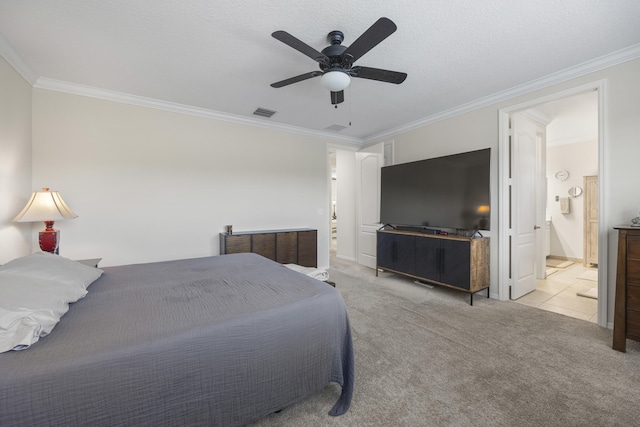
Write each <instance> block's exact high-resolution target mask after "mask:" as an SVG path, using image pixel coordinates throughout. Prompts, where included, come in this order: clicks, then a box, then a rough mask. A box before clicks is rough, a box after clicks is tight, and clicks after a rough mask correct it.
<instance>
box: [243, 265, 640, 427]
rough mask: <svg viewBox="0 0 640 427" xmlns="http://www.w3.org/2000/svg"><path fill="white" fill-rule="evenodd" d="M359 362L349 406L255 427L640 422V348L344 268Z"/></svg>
mask: <svg viewBox="0 0 640 427" xmlns="http://www.w3.org/2000/svg"><path fill="white" fill-rule="evenodd" d="M330 278H331V280H332V281H335V282H336V286H337V287H336V289H338V290H339V291H340V292H341V293H342V295H343V298H344V300H345V303H346V305H347V309H348V311H349V318H350V321H351V327H352V334H353V343H354V348H355V358H356V360H355V361H356V382H355V390H354V396H353V402H352V404H351V408H350V409H349V411H348V412H347V413H346V414H344V415H342V416H340V417H331V416H329V415H327V413H328V412H329V410H330V409H331V407H332V405H333V404H334V403H335V401H336V400H337V398H338V396H339V390H340V387H339V386H337V385H330V386H328V387H326V388H325V389H324V390H322V391H320V392H319V393H317V394H316V395H314V396H312V397H311V398H309V399H306V400H304V401H302V402H299V403H297V404H295V405H293V406H291V407H289V408H285V409H284V410H283V411H281V412H280V413H278V414H272V415H270V416H268V417H266V418H264V419H262V420H260V421H258V422H257V423H255V424H254V425H255V426H278V427H280V426H296V427H298V426H314V427H315V426H336V427H338V426H339V427H356V426H357V427H361V426H411V427H413V426H434V427H440V426H447V427H448V426H474V427H476V426H479V427H483V426H492V427H493V426H496V427H503V426H504V427H506V426H509V427H512V426H524V427H527V426H545V427H547V426H551V427H554V426H562V427H566V426H614V425H615V426H630V425H637V423H638V419H640V393H638V384H640V343H637V342H635V341H630V340H629V341H628V342H627V352H626V353H620V352H617V351H615V350H613V349H612V348H611V344H612V333H611V331H610V330H608V329H604V328H601V327H599V326H598V325H596V324H594V323H591V322H586V321H582V320H578V319H573V318H570V317H566V316H562V315H560V314H556V313H551V312H548V311H544V310H539V309H535V308H532V307H528V306H524V305H521V304H517V303H513V302H508V301H497V300H494V299H487V298H486V297H485V296H482V295H477V296H476V297H475V298H474V305H473V306H470V305H469V296H468V294H465V293H462V292H458V291H455V290H452V289H447V288H444V287H439V286H436V287H434V288H433V289H427V288H424V287H422V286H419V285H416V284H414V283H413V280H412V279H408V278H403V277H400V276H397V275H393V274H391V273H381V274H380V277H378V278H376V276H375V272H374V271H373V270H371V269H366V268H363V267H358V266H354V265H353V264H352V263H347V262H346V261H339V262H334V261H333V260H332V269H331V270H330Z"/></svg>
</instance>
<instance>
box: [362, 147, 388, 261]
mask: <svg viewBox="0 0 640 427" xmlns="http://www.w3.org/2000/svg"><path fill="white" fill-rule="evenodd" d="M382 162H383V157H382V154H380V153H365V152H358V153H356V186H357V190H356V194H357V199H358V200H357V202H358V203H357V218H358V219H357V226H356V227H357V251H358V252H357V259H358V264H362V265H366V266H367V267H371V268H376V230H377V229H378V228H380V223H379V220H380V168H381V167H382Z"/></svg>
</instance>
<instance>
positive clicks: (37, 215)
mask: <svg viewBox="0 0 640 427" xmlns="http://www.w3.org/2000/svg"><path fill="white" fill-rule="evenodd" d="M77 217H78V215H76V214H75V213H73V211H72V210H71V209H70V208H69V206H67V204H66V203H65V202H64V200H62V197H61V196H60V194H59V193H58V192H57V191H49V189H48V188H43V189H42V191H34V192H33V193H31V198H30V199H29V201H28V202H27V204H26V206H25V207H24V208H23V209H22V211H20V213H19V214H18V215H16V217H15V218H13V220H12V221H13V222H35V221H59V220H62V219H73V218H77Z"/></svg>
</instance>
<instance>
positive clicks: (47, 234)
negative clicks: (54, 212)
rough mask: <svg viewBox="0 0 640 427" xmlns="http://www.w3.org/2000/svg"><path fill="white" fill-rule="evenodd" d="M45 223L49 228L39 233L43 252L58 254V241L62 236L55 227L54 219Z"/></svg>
mask: <svg viewBox="0 0 640 427" xmlns="http://www.w3.org/2000/svg"><path fill="white" fill-rule="evenodd" d="M44 224H45V225H46V226H47V228H46V229H44V230H42V231H41V232H40V233H39V238H38V241H39V242H40V249H42V251H43V252H50V253H52V254H56V255H58V252H59V248H58V243H59V238H60V236H59V234H58V230H54V229H53V221H45V222H44Z"/></svg>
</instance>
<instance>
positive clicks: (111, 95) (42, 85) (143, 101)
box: [33, 78, 362, 146]
mask: <svg viewBox="0 0 640 427" xmlns="http://www.w3.org/2000/svg"><path fill="white" fill-rule="evenodd" d="M33 87H35V88H38V89H46V90H52V91H56V92H64V93H70V94H73V95H80V96H86V97H90V98H97V99H103V100H106V101H113V102H119V103H123V104H130V105H136V106H139V107H147V108H153V109H156V110H163V111H169V112H173V113H179V114H187V115H190V116H197V117H203V118H206V119H214V120H222V121H226V122H231V123H238V124H243V125H248V126H256V127H261V128H266V129H272V130H277V131H282V132H288V133H295V134H298V135H306V136H312V137H317V138H323V139H330V140H332V141H338V142H341V143H343V144H355V145H358V146H360V145H362V140H361V139H360V138H352V137H345V136H339V135H333V134H330V133H327V132H319V131H315V130H310V129H306V128H302V127H297V126H291V125H285V124H281V123H267V122H265V121H263V120H261V119H254V118H251V117H244V116H239V115H234V114H228V113H222V112H220V111H214V110H209V109H206V108H199V107H192V106H189V105H184V104H178V103H174V102H168V101H162V100H158V99H153V98H146V97H143V96H136V95H130V94H127V93H123V92H116V91H111V90H106V89H100V88H96V87H92V86H84V85H79V84H75V83H69V82H64V81H60V80H54V79H46V78H39V79H37V81H36V83H35V84H34V85H33Z"/></svg>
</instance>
